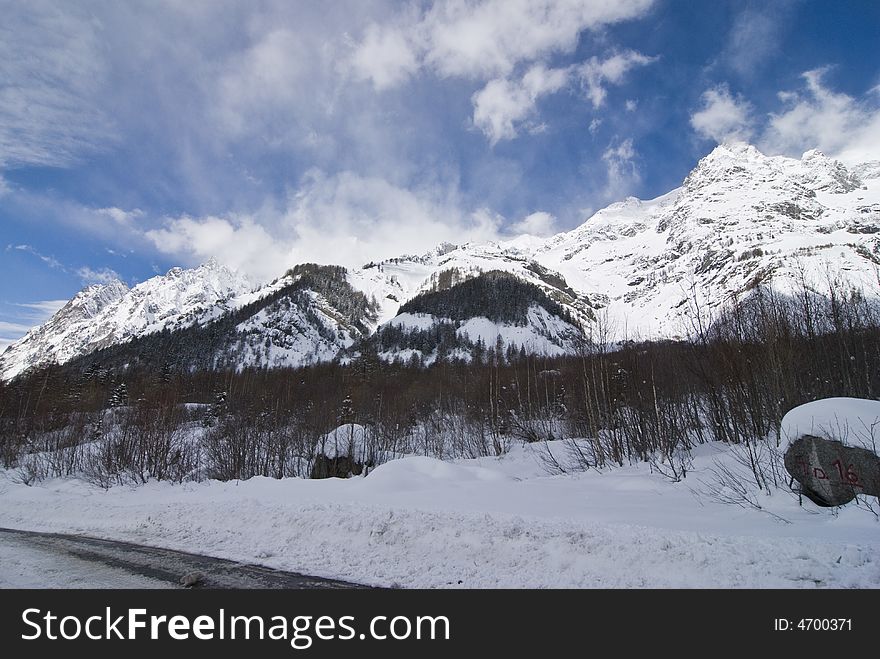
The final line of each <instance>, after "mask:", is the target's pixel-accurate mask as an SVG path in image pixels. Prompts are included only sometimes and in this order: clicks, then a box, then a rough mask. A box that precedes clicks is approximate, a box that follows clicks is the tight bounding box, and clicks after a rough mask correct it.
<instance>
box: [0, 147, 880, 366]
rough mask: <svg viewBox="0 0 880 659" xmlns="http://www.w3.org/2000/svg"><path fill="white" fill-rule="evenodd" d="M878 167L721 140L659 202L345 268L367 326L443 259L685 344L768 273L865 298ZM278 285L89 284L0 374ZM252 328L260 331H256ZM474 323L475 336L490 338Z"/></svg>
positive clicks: (289, 359) (194, 278) (417, 288)
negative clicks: (563, 226) (365, 310)
mask: <svg viewBox="0 0 880 659" xmlns="http://www.w3.org/2000/svg"><path fill="white" fill-rule="evenodd" d="M878 172H880V163H877V162H872V163H861V164H849V163H847V164H844V163H841V162H838V161H837V160H834V159H832V158H828V157H827V156H825V155H823V154H822V153H820V152H818V151H815V150H813V151H808V152H807V153H805V154H804V155H803V157H802V158H800V159H796V158H788V157H784V156H773V157H768V156H765V155H764V154H762V153H761V152H760V151H758V150H757V149H756V148H755V147H753V146H751V145H748V144H743V143H736V142H734V143H729V144H723V145H719V146H718V147H717V148H715V149H714V150H713V151H712V152H711V153H709V154H708V155H707V156H705V157H704V158H703V159H701V160H700V162H699V163H698V164H697V166H696V167H695V168H694V169H693V170H692V171H691V172H690V173H689V174H688V176H687V178H686V179H685V180H684V181H683V182H682V185H681V186H679V187H677V188H675V189H674V190H672V191H670V192H668V193H667V194H665V195H662V196H660V197H657V198H656V199H651V200H640V199H636V198H634V197H630V198H628V199H626V200H623V201H621V202H617V203H614V204H611V205H610V206H608V207H607V208H604V209H602V210H599V211H598V212H596V213H595V214H594V215H593V216H591V217H590V218H588V219H587V220H586V221H585V222H584V223H583V224H582V225H580V226H579V227H577V228H575V229H573V230H572V231H568V232H565V233H560V234H558V235H556V236H551V237H549V238H546V239H542V238H536V237H535V236H521V237H518V238H513V239H511V240H507V241H499V242H487V243H482V244H478V243H467V244H463V245H441V246H438V247H437V248H435V249H433V250H431V251H429V252H427V253H426V254H422V255H417V256H412V255H409V256H401V257H399V258H396V259H389V260H385V261H381V262H379V263H370V264H368V266H365V267H364V268H361V269H357V270H351V271H349V272H348V273H347V277H348V281H349V283H350V284H351V285H352V286H353V287H354V288H355V289H356V290H359V291H362V292H363V293H364V294H365V295H367V297H368V298H374V299H375V300H376V302H377V303H378V305H379V313H378V318H377V319H376V325H380V324H382V323H386V322H392V323H397V324H404V325H407V326H421V325H422V324H424V323H427V322H428V320H427V319H425V318H419V317H418V315H416V314H405V315H404V317H399V316H398V317H397V318H395V317H396V316H397V314H398V311H399V309H400V307H401V305H402V304H404V303H405V302H406V301H407V300H410V299H412V298H413V297H415V296H416V295H418V294H419V293H422V292H425V291H428V290H432V289H433V288H434V287H435V285H436V284H437V279H438V276H439V274H440V273H441V272H444V271H447V270H450V269H453V268H454V269H456V270H457V271H458V272H459V273H460V274H461V275H462V276H463V277H473V276H476V275H478V274H480V273H481V272H487V271H491V270H501V271H504V272H509V273H512V274H514V275H515V276H517V277H519V278H521V279H523V280H525V281H528V282H530V283H532V284H535V285H536V286H538V287H540V288H541V289H543V290H544V291H545V292H547V293H548V294H549V295H550V296H551V297H552V298H553V299H555V300H557V301H559V302H560V304H563V306H566V307H568V309H569V311H570V312H571V313H572V314H573V316H574V317H575V318H576V319H578V320H580V321H583V322H584V323H585V326H586V328H587V330H588V331H591V330H592V329H593V328H595V325H594V321H593V319H592V318H593V316H594V315H596V316H598V317H599V318H601V319H603V321H604V320H607V327H604V328H602V329H603V331H608V332H610V336H609V337H608V338H609V339H611V340H622V339H627V338H629V339H667V338H672V339H677V338H684V337H686V336H687V335H688V332H689V329H690V328H691V327H692V323H691V320H690V318H689V314H692V313H693V312H694V310H695V307H696V306H699V308H700V309H701V310H702V312H703V313H704V314H706V315H711V314H715V313H717V311H718V310H719V309H720V308H721V306H722V305H723V304H724V302H725V301H726V300H729V299H731V298H735V297H741V296H743V295H745V294H747V293H748V291H749V290H751V288H752V286H753V284H754V282H755V281H756V280H760V279H762V278H764V277H766V278H770V277H771V276H772V280H771V281H772V285H773V286H774V287H776V288H777V289H779V290H780V291H783V292H786V291H791V290H794V289H795V288H796V287H797V286H798V285H799V280H800V274H801V270H803V272H804V274H805V281H806V284H807V285H808V286H810V287H811V288H812V289H813V290H816V291H819V292H822V291H827V290H828V287H829V285H830V283H829V281H828V272H829V267H828V266H829V264H833V266H834V267H833V270H832V271H833V272H835V273H844V274H845V278H846V281H847V283H849V284H852V285H854V286H857V287H861V288H862V289H863V290H864V291H865V292H866V294H867V295H869V296H877V294H878V293H877V286H876V282H877V278H876V274H875V267H876V266H875V262H874V261H875V259H876V258H877V256H878V255H880V233H872V231H874V230H875V229H877V228H878V227H880V176H878ZM366 256H368V255H365V257H366ZM536 266H539V267H536ZM540 268H546V269H547V270H549V271H550V276H549V277H548V276H547V273H544V272H541V271H540ZM557 275H560V276H561V277H562V278H564V281H565V283H564V285H562V284H560V282H559V280H558V279H557V278H556V276H557ZM289 281H290V279H289V278H287V277H282V278H281V279H279V280H276V281H275V282H272V283H271V284H268V285H266V286H263V287H261V288H258V289H254V288H253V287H252V286H251V285H250V284H249V283H248V282H247V281H246V280H245V279H244V278H243V277H242V276H241V275H238V274H237V273H234V272H232V271H230V270H228V269H226V268H224V267H223V266H221V265H219V264H217V263H216V262H209V263H208V264H205V265H204V266H201V267H199V268H195V269H193V270H180V269H173V270H172V271H170V272H169V273H168V274H167V275H165V276H163V277H155V278H153V279H150V280H148V281H146V282H143V283H142V284H139V285H138V286H135V287H134V288H132V289H131V290H128V289H127V287H126V286H125V285H124V284H122V283H121V282H113V283H112V284H111V285H110V286H109V287H105V288H102V287H93V288H91V289H87V290H86V291H83V292H82V293H81V294H80V295H79V296H77V298H74V300H73V301H71V303H70V305H68V307H65V308H64V309H62V310H61V311H59V313H58V314H56V316H55V317H53V318H52V319H51V320H50V321H49V322H48V323H47V324H46V325H44V326H43V327H41V328H37V329H35V330H32V331H31V332H30V333H28V335H27V336H25V337H24V338H23V339H21V340H20V341H19V342H17V343H15V344H13V345H12V346H11V347H10V348H9V349H8V350H7V351H6V352H5V353H3V354H2V355H0V377H2V378H4V379H8V378H10V377H13V376H14V375H16V374H18V373H20V372H22V371H23V370H25V369H27V368H29V367H31V366H33V365H35V364H39V363H42V362H45V361H47V360H55V361H58V362H64V361H66V360H69V359H71V358H73V357H74V356H77V355H80V354H83V353H85V352H89V351H90V350H93V349H95V348H96V347H99V346H105V345H110V344H113V343H119V342H122V341H127V340H129V339H131V338H133V337H136V336H140V335H142V334H145V333H147V332H152V331H156V330H158V329H161V328H162V327H169V328H176V327H185V326H187V325H190V324H192V323H196V322H199V323H204V322H208V321H209V320H211V319H216V318H218V317H220V316H221V315H223V314H225V313H228V312H229V311H231V310H233V309H237V308H240V307H241V306H243V305H245V304H247V303H248V302H253V301H255V300H257V299H260V298H262V297H265V296H266V295H269V294H270V293H272V292H273V291H276V290H278V288H279V287H281V286H283V285H285V284H286V283H289ZM557 286H561V288H560V287H557ZM569 291H573V292H574V293H575V296H571V295H570V294H569ZM695 302H697V303H698V304H694V303H695ZM326 312H327V313H326V315H327V316H328V319H330V320H331V321H332V319H333V318H338V317H339V314H338V313H334V311H333V310H332V309H329V308H328V309H326ZM272 320H282V321H283V320H284V319H283V318H275V319H272ZM296 320H297V319H296V318H294V319H293V321H292V322H296ZM333 323H335V321H333V322H330V325H331V326H334V327H335V325H334V324H333ZM282 324H283V323H282ZM299 324H300V325H302V323H299ZM256 325H257V327H255V329H256V330H257V331H260V328H261V327H262V328H265V327H266V326H267V325H265V324H261V323H259V322H257V323H256ZM341 329H343V330H344V328H341ZM370 329H371V330H372V329H374V328H373V327H370ZM483 329H485V332H486V336H487V337H488V335H489V334H490V333H491V332H492V329H491V328H489V327H484V328H483ZM474 330H475V331H477V332H481V331H482V330H481V329H478V328H474ZM495 336H497V333H496V334H495V335H493V336H492V337H491V341H494V339H495ZM350 338H351V337H343V339H342V340H341V341H340V342H339V345H333V346H324V347H322V348H321V349H320V350H317V351H313V352H310V351H308V350H305V349H302V348H301V347H299V346H293V347H290V346H287V347H285V348H284V349H282V350H281V351H279V352H271V353H270V354H268V355H267V354H265V352H259V351H254V352H253V353H250V354H248V355H247V356H246V357H243V359H244V360H245V361H246V363H247V364H251V363H258V364H266V365H270V366H271V365H295V364H300V363H310V362H311V361H325V360H330V359H333V358H334V357H335V356H336V354H337V352H338V349H339V348H340V347H344V346H345V345H348V341H349V339H350ZM557 345H558V344H557ZM325 347H326V349H324V348H325ZM427 358H428V359H430V356H427Z"/></svg>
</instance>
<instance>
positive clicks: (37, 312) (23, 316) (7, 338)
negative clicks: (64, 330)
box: [0, 300, 67, 353]
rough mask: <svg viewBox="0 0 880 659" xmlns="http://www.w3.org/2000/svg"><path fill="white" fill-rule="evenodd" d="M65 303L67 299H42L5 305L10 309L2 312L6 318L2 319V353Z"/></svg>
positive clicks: (0, 326)
mask: <svg viewBox="0 0 880 659" xmlns="http://www.w3.org/2000/svg"><path fill="white" fill-rule="evenodd" d="M65 304H67V300H41V301H38V302H24V303H7V305H3V306H8V307H9V309H8V310H4V311H3V312H2V314H3V316H4V317H5V319H0V353H2V352H3V351H4V350H6V348H7V347H9V346H10V345H12V344H13V343H15V342H16V341H18V340H19V339H20V338H21V337H22V336H24V335H25V334H26V333H27V332H28V331H30V329H31V328H33V327H34V326H36V325H41V324H43V323H44V322H46V321H47V320H49V318H51V317H52V316H53V315H54V314H55V312H57V311H58V310H59V309H60V308H61V307H63V306H64V305H65Z"/></svg>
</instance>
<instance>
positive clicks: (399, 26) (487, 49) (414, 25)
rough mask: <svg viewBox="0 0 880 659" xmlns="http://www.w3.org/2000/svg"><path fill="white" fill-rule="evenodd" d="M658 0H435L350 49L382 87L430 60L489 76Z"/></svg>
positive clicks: (373, 28) (446, 72) (455, 71)
mask: <svg viewBox="0 0 880 659" xmlns="http://www.w3.org/2000/svg"><path fill="white" fill-rule="evenodd" d="M652 3H653V0H596V1H593V2H579V1H577V0H535V1H532V2H526V1H523V0H482V1H478V2H467V3H465V2H460V1H458V0H438V2H435V3H433V4H432V5H431V6H430V7H429V8H427V9H426V10H424V11H413V10H412V9H409V10H407V11H406V12H404V13H403V14H402V15H401V16H399V17H398V19H397V21H396V22H394V23H392V24H390V25H385V26H383V25H379V24H377V23H373V24H371V25H369V26H368V27H367V28H366V30H365V31H364V34H363V37H362V38H361V40H360V42H359V43H357V45H356V47H355V49H354V52H353V54H352V59H351V63H352V68H353V71H354V72H355V74H356V75H357V76H358V77H360V78H362V79H365V80H370V81H371V82H372V83H373V84H374V85H375V86H376V88H377V89H383V88H387V87H390V86H393V85H396V84H401V83H403V82H405V81H406V80H407V79H408V78H409V77H410V76H411V75H413V74H414V73H415V72H416V71H418V70H419V69H422V68H425V69H428V70H430V71H433V72H434V73H436V74H437V75H440V76H443V77H449V76H459V77H468V78H472V79H478V80H479V79H482V80H487V79H491V78H496V77H499V76H501V77H506V76H508V75H510V74H511V73H512V72H513V71H514V70H515V69H516V68H517V66H519V65H520V64H521V63H523V62H534V61H539V60H543V59H544V58H545V57H547V56H549V55H551V54H553V53H560V52H571V51H572V50H574V48H575V47H576V46H577V43H578V37H579V35H580V33H581V32H583V31H584V30H588V29H599V28H601V27H603V26H607V25H610V24H613V23H617V22H619V21H623V20H627V19H632V18H636V17H638V16H641V15H644V14H645V13H646V12H647V11H648V9H649V8H650V7H651V5H652Z"/></svg>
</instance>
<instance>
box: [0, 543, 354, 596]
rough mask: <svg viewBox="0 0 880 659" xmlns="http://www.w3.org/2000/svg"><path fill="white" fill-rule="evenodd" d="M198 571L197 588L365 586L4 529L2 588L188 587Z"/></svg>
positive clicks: (130, 545)
mask: <svg viewBox="0 0 880 659" xmlns="http://www.w3.org/2000/svg"><path fill="white" fill-rule="evenodd" d="M194 573H198V574H199V575H200V579H199V581H198V583H196V584H195V585H194V586H193V587H194V588H288V589H308V588H364V587H365V586H362V585H359V584H354V583H348V582H345V581H336V580H333V579H324V578H321V577H311V576H308V575H305V574H297V573H295V572H283V571H281V570H273V569H272V568H267V567H261V566H259V565H249V564H246V563H238V562H236V561H229V560H225V559H222V558H212V557H210V556H201V555H199V554H189V553H186V552H182V551H173V550H170V549H159V548H156V547H145V546H143V545H136V544H133V543H130V542H120V541H116V540H100V539H98V538H89V537H86V536H79V535H62V534H58V533H37V532H33V531H17V530H13V529H2V528H0V587H5V588H183V587H184V586H183V585H181V578H182V577H184V576H185V575H192V574H194Z"/></svg>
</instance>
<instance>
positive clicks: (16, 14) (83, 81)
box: [0, 1, 113, 166]
mask: <svg viewBox="0 0 880 659" xmlns="http://www.w3.org/2000/svg"><path fill="white" fill-rule="evenodd" d="M3 13H4V18H3V21H2V23H0V62H3V65H2V66H0V165H3V164H5V165H13V166H16V165H50V166H64V165H68V164H70V163H71V162H74V161H76V160H77V159H78V158H80V157H81V156H82V155H83V154H85V153H87V152H90V151H93V150H95V149H97V148H101V147H102V146H104V145H105V144H106V143H107V142H108V140H111V139H112V137H113V128H112V122H111V121H110V120H109V118H108V117H107V115H106V114H105V113H104V111H103V110H102V108H100V107H99V106H98V105H97V104H96V99H97V98H98V97H99V91H100V90H101V87H102V85H103V84H105V81H106V75H107V67H106V63H105V59H104V57H103V54H102V41H103V37H102V35H101V25H100V23H99V22H97V21H95V20H93V19H92V18H91V17H90V16H89V12H88V11H87V10H86V9H85V8H83V7H81V6H79V7H77V6H73V5H66V6H64V7H63V8H62V7H59V6H58V5H56V4H54V3H51V2H42V1H34V2H29V3H26V4H24V5H19V6H18V7H17V8H16V11H4V12H3Z"/></svg>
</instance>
